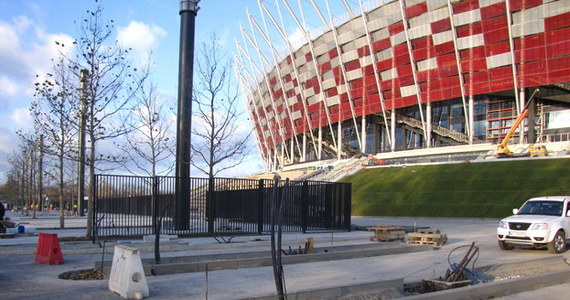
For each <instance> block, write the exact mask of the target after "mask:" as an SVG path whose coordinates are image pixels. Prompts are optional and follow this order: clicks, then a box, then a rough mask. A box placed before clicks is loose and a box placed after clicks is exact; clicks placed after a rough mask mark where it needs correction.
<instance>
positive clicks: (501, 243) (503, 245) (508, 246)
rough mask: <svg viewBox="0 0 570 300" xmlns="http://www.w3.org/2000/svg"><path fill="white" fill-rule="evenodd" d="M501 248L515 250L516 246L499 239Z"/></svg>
mask: <svg viewBox="0 0 570 300" xmlns="http://www.w3.org/2000/svg"><path fill="white" fill-rule="evenodd" d="M499 248H501V250H513V248H515V246H513V245H511V244H507V243H505V242H504V241H501V240H499Z"/></svg>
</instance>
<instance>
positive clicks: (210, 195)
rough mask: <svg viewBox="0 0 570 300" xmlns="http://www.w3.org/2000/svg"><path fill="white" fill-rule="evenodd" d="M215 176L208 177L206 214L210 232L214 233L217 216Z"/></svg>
mask: <svg viewBox="0 0 570 300" xmlns="http://www.w3.org/2000/svg"><path fill="white" fill-rule="evenodd" d="M214 187H215V182H214V177H213V176H209V177H208V192H207V193H206V216H207V217H208V233H209V234H214V218H215V209H216V208H215V204H214V201H215V199H214Z"/></svg>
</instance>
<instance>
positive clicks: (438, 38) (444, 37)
mask: <svg viewBox="0 0 570 300" xmlns="http://www.w3.org/2000/svg"><path fill="white" fill-rule="evenodd" d="M432 39H433V44H434V45H441V44H443V43H447V42H449V41H453V31H451V30H448V31H443V32H440V33H436V34H434V35H432Z"/></svg>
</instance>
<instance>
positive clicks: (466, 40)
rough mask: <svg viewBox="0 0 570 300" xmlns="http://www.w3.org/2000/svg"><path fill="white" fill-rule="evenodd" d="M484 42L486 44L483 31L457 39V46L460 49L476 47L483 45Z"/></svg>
mask: <svg viewBox="0 0 570 300" xmlns="http://www.w3.org/2000/svg"><path fill="white" fill-rule="evenodd" d="M484 44H485V39H484V38H483V34H482V33H480V34H476V35H470V36H466V37H462V38H459V39H457V48H458V49H460V50H463V49H468V48H475V47H479V46H483V45H484Z"/></svg>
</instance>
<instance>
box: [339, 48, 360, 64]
mask: <svg viewBox="0 0 570 300" xmlns="http://www.w3.org/2000/svg"><path fill="white" fill-rule="evenodd" d="M357 58H358V51H356V49H355V50H351V51H349V52H346V53H343V54H342V61H343V62H345V63H346V62H349V61H353V60H355V59H357Z"/></svg>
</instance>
